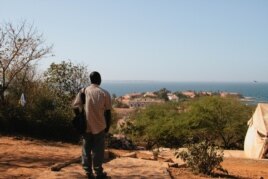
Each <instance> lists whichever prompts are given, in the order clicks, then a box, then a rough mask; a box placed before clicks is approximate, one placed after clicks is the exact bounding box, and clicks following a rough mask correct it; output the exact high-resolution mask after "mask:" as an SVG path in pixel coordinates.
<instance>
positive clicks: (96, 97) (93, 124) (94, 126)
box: [73, 84, 112, 134]
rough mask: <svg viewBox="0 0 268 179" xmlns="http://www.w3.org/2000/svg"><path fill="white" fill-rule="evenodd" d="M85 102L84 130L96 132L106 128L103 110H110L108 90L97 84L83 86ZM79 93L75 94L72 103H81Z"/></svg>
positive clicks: (76, 104) (75, 104) (77, 104)
mask: <svg viewBox="0 0 268 179" xmlns="http://www.w3.org/2000/svg"><path fill="white" fill-rule="evenodd" d="M85 95H86V103H85V105H84V109H85V112H86V116H87V130H86V132H88V133H92V134H98V133H100V132H101V131H103V130H104V129H105V128H106V122H105V118H104V112H105V111H106V110H111V108H112V104H111V96H110V94H109V92H107V91H106V90H104V89H102V88H100V87H99V86H98V85H95V84H91V85H90V86H88V87H87V88H85ZM79 98H80V96H79V94H78V95H77V97H76V99H75V101H74V105H73V106H77V107H78V106H79V105H81V101H80V99H79Z"/></svg>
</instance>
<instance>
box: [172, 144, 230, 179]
mask: <svg viewBox="0 0 268 179" xmlns="http://www.w3.org/2000/svg"><path fill="white" fill-rule="evenodd" d="M175 155H176V157H177V158H181V159H182V160H183V161H185V162H186V164H187V166H188V167H190V168H191V170H192V171H193V172H194V173H196V174H199V173H202V174H206V175H211V174H212V172H213V171H214V170H215V169H217V170H220V171H222V172H224V173H227V174H228V171H227V170H224V169H223V168H222V166H221V164H220V163H221V162H222V161H223V150H220V148H219V147H218V146H215V145H214V144H213V143H211V142H209V141H208V140H204V141H202V142H200V143H196V144H190V145H188V146H187V150H183V151H178V152H176V153H175Z"/></svg>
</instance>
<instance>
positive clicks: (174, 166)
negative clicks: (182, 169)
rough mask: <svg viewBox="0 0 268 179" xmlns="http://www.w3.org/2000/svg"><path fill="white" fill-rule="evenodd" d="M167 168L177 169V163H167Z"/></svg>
mask: <svg viewBox="0 0 268 179" xmlns="http://www.w3.org/2000/svg"><path fill="white" fill-rule="evenodd" d="M168 167H173V168H179V164H178V163H168Z"/></svg>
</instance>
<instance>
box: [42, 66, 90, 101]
mask: <svg viewBox="0 0 268 179" xmlns="http://www.w3.org/2000/svg"><path fill="white" fill-rule="evenodd" d="M44 78H45V82H46V83H47V84H48V86H49V87H51V88H53V89H55V90H56V91H58V95H60V96H64V95H68V96H70V97H74V96H75V94H77V92H78V91H79V89H80V88H82V87H85V86H87V85H88V84H89V83H90V81H89V72H88V71H87V68H86V66H83V65H75V64H73V63H72V62H65V61H62V62H61V63H59V64H56V63H52V64H51V65H50V67H49V68H48V70H47V71H46V72H45V74H44Z"/></svg>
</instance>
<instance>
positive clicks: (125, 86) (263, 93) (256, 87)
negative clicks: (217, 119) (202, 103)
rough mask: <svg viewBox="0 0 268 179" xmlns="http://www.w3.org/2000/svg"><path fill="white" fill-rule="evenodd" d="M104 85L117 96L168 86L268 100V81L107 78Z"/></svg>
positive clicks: (172, 88)
mask: <svg viewBox="0 0 268 179" xmlns="http://www.w3.org/2000/svg"><path fill="white" fill-rule="evenodd" d="M102 87H103V88H105V89H106V90H108V91H109V92H110V93H111V94H115V95H116V96H123V95H125V94H128V93H137V92H140V93H142V92H153V91H158V90H160V89H162V88H166V89H167V90H169V91H171V92H176V91H196V92H199V91H210V92H234V93H239V94H241V95H242V96H243V97H244V98H245V99H246V100H249V99H250V100H252V101H256V103H258V102H268V82H267V83H266V82H259V83H254V82H239V83H238V82H161V81H146V80H143V81H133V80H130V81H129V80H127V81H126V80H125V81H124V80H115V81H111V80H106V81H103V83H102Z"/></svg>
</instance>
